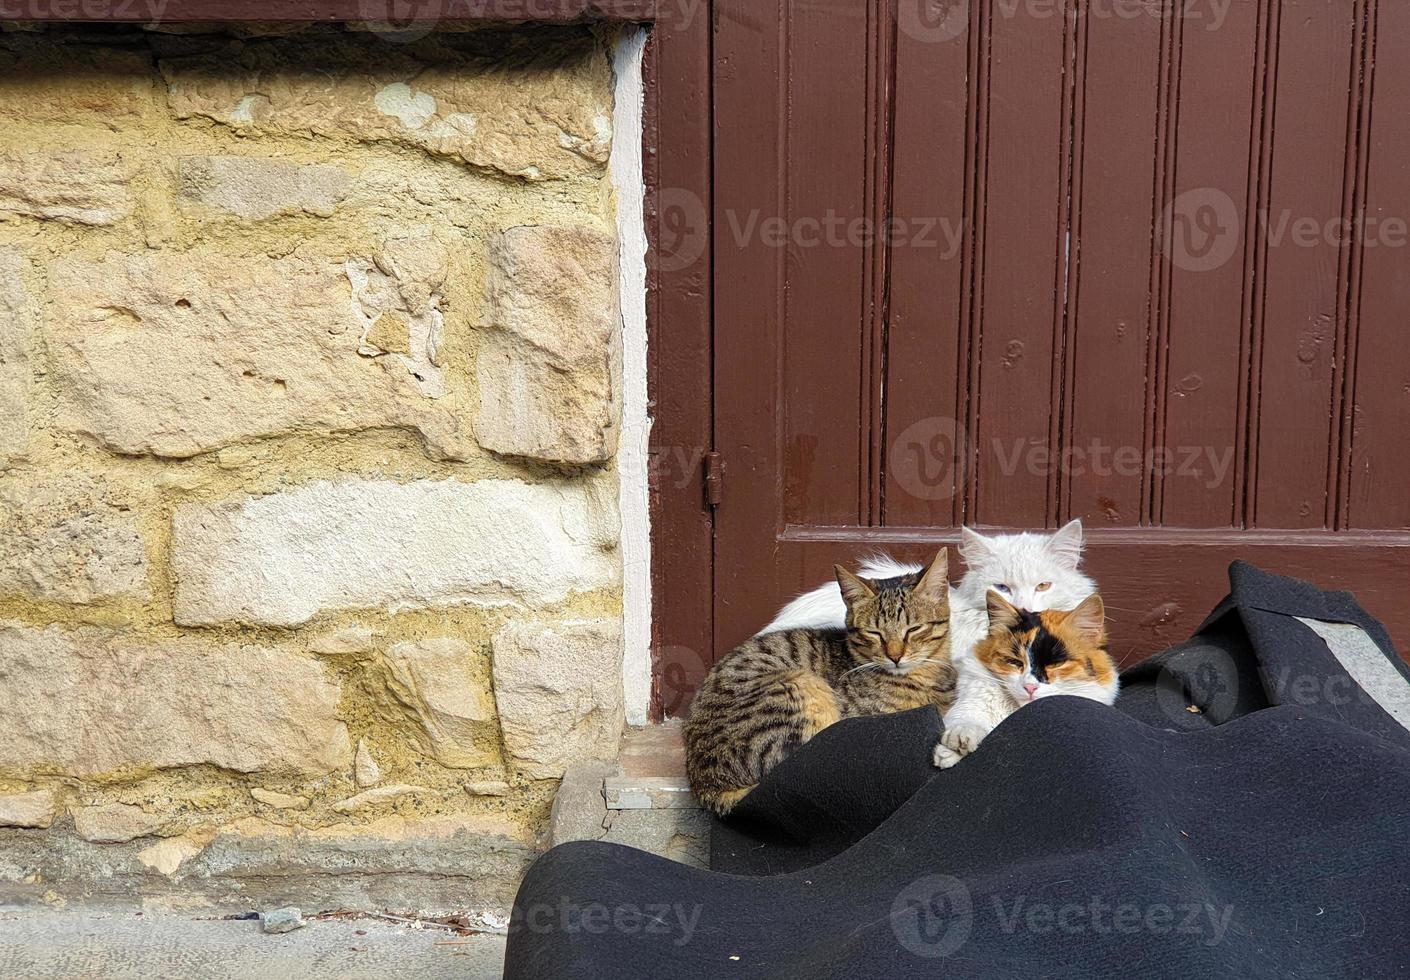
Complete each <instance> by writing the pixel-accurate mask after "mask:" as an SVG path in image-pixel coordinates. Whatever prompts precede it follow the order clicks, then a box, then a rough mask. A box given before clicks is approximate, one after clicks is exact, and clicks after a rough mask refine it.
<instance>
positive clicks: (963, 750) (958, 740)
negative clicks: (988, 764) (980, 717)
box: [940, 724, 989, 755]
mask: <svg viewBox="0 0 1410 980" xmlns="http://www.w3.org/2000/svg"><path fill="white" fill-rule="evenodd" d="M988 734H989V730H988V729H987V728H985V727H984V726H982V725H965V724H959V725H952V726H948V727H946V729H945V731H944V733H943V734H942V735H941V736H940V744H941V745H943V746H944V747H945V748H947V749H949V750H950V751H952V752H954V753H955V754H956V755H969V753H971V752H973V751H974V750H975V749H977V748H979V743H980V742H982V741H984V736H985V735H988Z"/></svg>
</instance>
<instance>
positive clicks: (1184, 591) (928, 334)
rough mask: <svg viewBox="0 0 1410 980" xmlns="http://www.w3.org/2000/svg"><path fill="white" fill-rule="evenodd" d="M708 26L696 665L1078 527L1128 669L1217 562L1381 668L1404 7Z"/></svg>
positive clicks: (1032, 2)
mask: <svg viewBox="0 0 1410 980" xmlns="http://www.w3.org/2000/svg"><path fill="white" fill-rule="evenodd" d="M1182 6H1183V7H1184V8H1185V13H1184V15H1183V16H1172V15H1171V14H1170V9H1171V8H1172V7H1175V8H1180V7H1182ZM714 15H715V16H714V25H715V26H714V37H713V41H714V55H713V56H714V65H715V68H714V111H713V119H714V172H713V183H714V202H713V215H712V217H713V281H714V293H713V299H714V442H715V448H716V449H718V450H719V451H720V452H721V453H722V456H723V460H724V466H725V476H724V496H723V501H722V503H721V504H720V505H719V507H718V508H717V509H716V512H715V527H714V535H715V607H714V634H713V635H714V641H713V647H714V654H715V656H718V655H719V654H721V653H723V652H724V651H726V650H728V649H729V648H730V647H731V646H732V645H734V644H735V643H737V642H739V641H740V640H741V639H743V638H744V637H746V636H748V635H749V634H751V633H752V632H754V631H755V630H757V629H758V628H759V627H760V626H761V625H762V624H764V623H765V622H766V621H767V620H768V619H769V618H770V617H771V616H772V614H773V613H774V611H775V610H776V609H777V607H778V606H779V605H780V604H781V603H782V602H783V601H785V600H786V599H788V598H790V597H791V596H793V595H794V594H796V593H797V592H799V591H800V590H802V589H804V588H807V587H810V586H812V585H814V584H817V583H820V582H822V581H824V580H825V579H826V578H827V577H828V575H829V570H830V568H831V565H832V563H833V562H835V561H840V560H846V559H849V558H851V557H854V556H857V555H859V554H862V553H865V552H867V551H871V550H874V549H878V548H885V549H888V550H891V551H892V552H893V553H897V554H899V555H903V556H908V557H917V558H919V557H920V556H922V555H924V554H926V553H928V552H929V551H930V550H932V549H933V548H934V547H935V546H936V544H937V543H941V542H953V541H954V540H955V539H956V533H957V532H956V529H957V528H958V527H959V526H960V525H961V524H962V523H970V524H973V525H978V526H986V527H1001V528H1041V527H1055V526H1057V525H1058V524H1060V523H1061V522H1063V521H1065V520H1067V519H1069V518H1071V517H1081V518H1082V519H1083V521H1084V523H1085V524H1086V526H1087V528H1088V530H1089V534H1088V556H1089V557H1088V563H1089V567H1090V569H1091V571H1092V572H1093V573H1094V574H1095V575H1096V577H1097V579H1098V581H1099V582H1100V584H1101V587H1102V591H1103V593H1104V594H1105V595H1106V597H1107V600H1108V606H1109V608H1110V609H1111V610H1112V618H1113V621H1114V622H1113V632H1114V636H1115V641H1116V650H1117V652H1118V653H1119V654H1121V655H1122V656H1123V657H1124V658H1125V659H1127V660H1128V662H1129V661H1130V660H1132V659H1135V658H1138V657H1140V656H1142V655H1146V654H1149V653H1151V652H1153V651H1155V650H1158V649H1160V648H1162V647H1164V646H1166V645H1168V644H1170V643H1172V642H1174V641H1176V640H1178V639H1181V638H1183V637H1185V636H1187V635H1188V634H1189V632H1190V630H1191V629H1192V628H1193V627H1194V626H1195V625H1197V623H1198V621H1199V620H1200V618H1201V617H1202V616H1203V615H1204V614H1205V613H1206V612H1207V611H1208V610H1209V608H1210V607H1211V606H1212V605H1213V603H1214V602H1216V601H1217V600H1218V599H1219V598H1220V597H1221V596H1222V595H1223V594H1224V593H1225V591H1226V586H1227V579H1226V576H1225V568H1226V566H1227V564H1228V562H1229V561H1230V560H1232V559H1234V558H1236V557H1243V558H1246V559H1248V560H1251V561H1254V562H1256V563H1259V564H1261V565H1263V566H1265V567H1267V568H1270V569H1272V570H1274V571H1279V572H1285V573H1288V574H1293V575H1299V576H1304V577H1307V578H1310V579H1312V580H1314V581H1316V582H1318V583H1321V584H1323V585H1325V586H1331V587H1340V588H1348V589H1353V590H1355V591H1356V592H1357V594H1358V596H1359V597H1360V598H1361V600H1362V602H1363V603H1364V604H1365V605H1366V606H1367V607H1368V608H1369V609H1370V610H1371V611H1372V612H1373V613H1375V614H1377V615H1378V616H1380V617H1381V618H1383V619H1384V620H1385V621H1386V622H1387V623H1388V624H1389V625H1390V627H1391V629H1392V632H1393V633H1394V635H1395V636H1396V637H1397V639H1398V641H1399V642H1400V643H1401V644H1402V647H1403V648H1405V647H1410V602H1407V599H1410V550H1407V545H1410V533H1407V529H1410V486H1408V484H1410V444H1407V433H1410V329H1407V314H1406V311H1407V309H1410V305H1408V304H1407V301H1410V247H1407V242H1406V240H1405V239H1406V231H1405V218H1406V217H1407V216H1410V164H1407V160H1410V114H1407V112H1406V111H1405V107H1406V106H1407V105H1410V5H1406V4H1396V3H1389V2H1387V0H1381V2H1379V3H1376V2H1373V0H1281V2H1278V0H1232V2H1231V3H1223V2H1221V3H1218V4H1208V3H1206V4H1201V3H1198V2H1195V3H1186V4H1183V5H1182V4H1178V3H1177V4H1173V5H1172V4H1169V3H1164V2H1154V0H1152V2H1140V3H1137V2H1132V3H1123V2H1120V0H1118V2H1116V3H1111V2H1106V3H1095V2H1089V0H1066V3H1062V2H1038V0H975V2H973V3H969V4H967V5H966V4H965V3H963V2H951V3H948V4H947V3H946V2H945V0H806V2H804V0H717V2H716V4H715V11H714ZM1373 55H1374V56H1373ZM1363 217H1364V218H1365V219H1366V220H1365V221H1358V220H1357V219H1359V218H1363ZM1348 227H1349V228H1353V229H1356V230H1354V231H1353V232H1352V233H1351V234H1342V233H1341V232H1340V229H1343V228H1348ZM658 560H661V559H660V558H659V557H658ZM700 669H702V670H703V664H702V665H701V668H700Z"/></svg>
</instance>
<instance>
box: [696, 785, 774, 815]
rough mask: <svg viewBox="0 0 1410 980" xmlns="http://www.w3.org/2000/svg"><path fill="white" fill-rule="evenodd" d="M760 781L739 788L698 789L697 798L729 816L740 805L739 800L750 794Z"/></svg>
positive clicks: (717, 811) (720, 813)
mask: <svg viewBox="0 0 1410 980" xmlns="http://www.w3.org/2000/svg"><path fill="white" fill-rule="evenodd" d="M758 785H759V784H758V783H752V784H751V785H749V786H741V787H740V788H738V789H722V790H715V789H707V790H697V791H696V793H695V798H696V799H697V800H699V801H700V802H701V803H703V804H705V806H706V807H707V808H709V809H710V810H712V811H713V812H715V813H717V814H718V815H720V816H722V817H726V816H729V812H730V811H731V810H733V809H734V808H735V807H736V806H738V805H739V801H740V800H742V799H744V798H745V797H746V796H748V795H749V794H750V793H751V792H752V791H753V790H754V787H755V786H758Z"/></svg>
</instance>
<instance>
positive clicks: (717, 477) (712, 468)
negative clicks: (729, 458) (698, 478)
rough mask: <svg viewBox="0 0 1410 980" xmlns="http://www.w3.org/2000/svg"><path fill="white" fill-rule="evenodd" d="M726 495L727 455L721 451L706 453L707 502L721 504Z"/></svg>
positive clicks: (714, 504)
mask: <svg viewBox="0 0 1410 980" xmlns="http://www.w3.org/2000/svg"><path fill="white" fill-rule="evenodd" d="M724 497H725V457H724V455H723V454H721V453H706V454H705V504H706V506H708V507H718V506H720V501H722V500H724Z"/></svg>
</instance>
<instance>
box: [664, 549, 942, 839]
mask: <svg viewBox="0 0 1410 980" xmlns="http://www.w3.org/2000/svg"><path fill="white" fill-rule="evenodd" d="M836 572H837V586H838V595H839V597H840V599H841V601H842V602H843V604H844V608H845V610H846V612H845V617H846V629H845V630H843V629H833V628H821V629H788V630H781V631H775V632H772V633H766V634H760V635H758V636H755V637H753V638H752V639H749V640H746V641H745V642H744V643H742V644H740V645H739V646H737V647H735V648H734V649H733V650H732V651H730V652H729V653H728V654H727V655H726V656H725V657H724V659H722V660H721V661H720V662H719V663H717V664H715V666H714V667H712V668H710V672H709V674H707V675H706V677H705V681H704V683H702V684H701V687H700V691H699V692H698V693H697V694H696V696H695V701H694V703H693V704H692V705H691V711H690V720H689V721H688V722H686V725H685V731H684V736H685V753H686V756H685V759H686V764H685V768H686V775H687V776H688V777H689V778H690V786H691V789H693V790H694V791H695V795H696V798H697V799H699V800H700V801H701V802H702V803H704V804H705V805H706V806H707V807H709V808H710V809H711V810H714V811H715V812H716V813H718V814H720V815H721V816H724V815H725V814H727V813H729V811H730V810H731V809H733V808H734V806H735V805H736V804H738V803H739V801H740V800H742V799H743V798H744V797H745V796H746V795H747V794H748V793H749V791H750V790H752V789H753V788H754V787H755V785H756V784H758V782H759V780H760V779H762V778H763V777H764V775H765V773H767V772H768V771H769V770H770V769H772V768H773V767H774V766H776V765H777V764H778V763H779V762H780V761H781V760H782V759H783V758H784V756H786V755H787V754H788V752H789V751H791V750H792V749H793V748H795V747H797V746H798V745H801V744H802V743H803V742H806V741H808V740H809V739H810V738H812V737H813V736H814V735H816V734H817V733H818V732H820V731H822V730H823V729H824V728H826V727H828V726H829V725H831V724H832V723H833V722H836V721H839V720H841V719H843V718H851V717H856V716H859V715H876V714H885V713H888V712H892V711H906V710H909V709H911V708H919V707H923V706H925V705H934V706H935V707H936V708H937V709H939V710H940V711H941V712H943V711H944V710H945V709H947V708H948V707H949V706H950V704H951V703H952V702H953V700H954V685H955V672H954V667H953V665H952V664H951V662H950V629H949V618H950V617H949V611H950V596H949V585H950V583H949V577H948V574H949V559H948V555H947V553H946V552H945V550H943V549H942V550H941V551H940V553H939V554H938V555H937V556H936V557H935V560H934V561H933V562H931V563H930V567H929V568H927V569H925V570H924V572H923V573H922V572H921V570H919V569H917V570H916V571H914V572H910V573H907V574H905V575H902V576H898V577H895V578H887V579H880V580H875V579H874V580H868V579H864V578H860V577H858V576H856V575H853V574H852V573H851V572H849V571H847V570H846V569H845V568H843V567H842V566H841V565H838V566H837V567H836Z"/></svg>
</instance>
